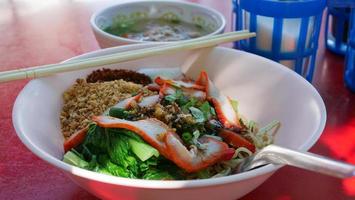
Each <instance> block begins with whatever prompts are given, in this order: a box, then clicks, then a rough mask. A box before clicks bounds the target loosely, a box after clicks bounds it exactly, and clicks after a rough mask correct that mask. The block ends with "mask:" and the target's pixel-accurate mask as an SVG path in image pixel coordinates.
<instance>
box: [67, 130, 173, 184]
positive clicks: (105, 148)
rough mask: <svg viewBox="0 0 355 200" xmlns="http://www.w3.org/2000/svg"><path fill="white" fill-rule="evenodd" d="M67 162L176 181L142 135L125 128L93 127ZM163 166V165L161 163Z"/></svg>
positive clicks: (117, 173) (111, 172)
mask: <svg viewBox="0 0 355 200" xmlns="http://www.w3.org/2000/svg"><path fill="white" fill-rule="evenodd" d="M63 161H64V162H67V163H69V164H71V165H74V166H78V167H81V168H84V169H88V170H92V171H95V172H99V173H103V174H109V175H113V176H120V177H127V178H145V179H154V180H155V179H175V178H174V177H175V176H174V175H173V174H174V173H173V172H171V169H173V170H175V171H179V169H178V168H177V167H176V165H175V164H173V163H171V162H166V159H165V158H163V157H162V156H160V155H159V152H158V151H157V150H156V149H155V148H153V147H152V146H150V145H149V144H147V143H146V142H145V141H144V140H143V139H142V138H141V137H140V136H139V135H137V134H135V133H134V132H132V131H128V130H125V129H112V128H106V129H105V128H101V127H99V126H97V125H96V124H91V125H90V126H89V130H88V133H87V136H86V138H85V140H84V142H83V143H82V144H81V145H79V146H78V147H76V148H75V149H72V150H71V151H69V152H67V153H66V154H65V155H64V158H63ZM161 163H163V164H161Z"/></svg>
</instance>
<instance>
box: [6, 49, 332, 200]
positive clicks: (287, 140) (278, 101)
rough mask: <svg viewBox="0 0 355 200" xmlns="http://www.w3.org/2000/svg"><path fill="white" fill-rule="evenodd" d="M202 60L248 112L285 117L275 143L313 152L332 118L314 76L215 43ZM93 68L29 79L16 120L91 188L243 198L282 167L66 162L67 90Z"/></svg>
mask: <svg viewBox="0 0 355 200" xmlns="http://www.w3.org/2000/svg"><path fill="white" fill-rule="evenodd" d="M155 45H157V44H153V43H146V44H136V45H128V46H123V47H118V48H109V49H104V50H98V51H94V52H91V53H88V54H84V55H81V56H78V57H75V58H72V59H70V60H80V59H83V58H90V57H95V56H102V55H107V54H110V53H116V52H123V51H127V50H132V49H138V48H144V47H148V46H155ZM189 54H191V52H190V51H184V52H180V53H175V54H168V55H163V56H155V57H150V58H144V59H139V60H134V61H129V62H125V63H120V64H115V65H107V66H104V67H106V68H112V69H117V68H122V69H133V70H134V69H140V68H162V67H166V68H172V67H179V66H181V64H182V63H183V61H184V60H185V59H186V58H187V57H188V55H189ZM202 65H203V66H204V68H205V70H206V71H207V73H208V74H209V76H210V77H211V79H212V80H213V81H214V83H215V84H216V86H217V87H218V88H219V89H221V91H222V92H224V93H225V94H226V95H228V96H230V97H232V98H233V99H237V100H238V101H239V109H240V113H242V114H243V115H244V116H245V117H246V118H249V119H253V120H255V121H257V122H259V123H260V125H261V126H263V125H266V124H267V123H269V122H270V121H272V120H279V121H280V122H281V124H282V125H281V127H280V129H279V130H278V132H277V134H276V136H275V143H276V144H277V145H281V146H284V147H288V148H293V149H297V150H302V151H307V150H308V149H309V148H310V147H311V146H312V145H313V144H314V143H315V142H316V141H317V139H318V138H319V136H320V135H321V132H322V130H323V128H324V125H325V121H326V111H325V106H324V103H323V101H322V98H321V97H320V95H319V94H318V92H317V91H316V90H315V88H313V86H312V85H311V84H310V83H308V82H307V81H306V80H305V79H303V78H302V77H301V76H299V75H297V74H296V73H294V72H293V71H291V70H289V69H287V68H285V67H283V66H282V65H280V64H278V63H276V62H273V61H270V60H267V59H265V58H262V57H259V56H256V55H253V54H249V53H246V52H242V51H237V50H234V49H228V48H222V47H218V48H215V49H213V50H212V51H211V53H210V55H209V56H206V57H205V58H204V60H203V61H202ZM101 67H103V66H101ZM101 67H100V68H101ZM97 69H98V68H97ZM92 70H94V69H88V70H81V71H75V72H67V73H62V74H58V75H55V76H50V77H45V78H39V79H35V80H32V81H30V82H29V83H28V84H27V85H26V86H25V87H24V89H23V90H22V91H21V92H20V94H19V95H18V97H17V99H16V102H15V105H14V108H13V124H14V127H15V129H16V132H17V134H18V136H19V137H20V139H21V141H22V142H23V143H24V144H25V145H26V146H27V147H28V148H29V150H30V151H32V152H33V153H34V154H36V155H37V156H38V157H40V158H41V159H43V160H45V161H46V162H48V163H50V164H51V165H52V166H53V167H56V168H58V169H60V170H61V171H63V172H64V174H66V175H67V176H69V177H70V178H71V179H72V180H73V181H74V182H76V183H77V184H78V185H80V186H81V187H82V188H84V189H86V190H87V191H88V192H90V193H92V194H93V195H95V196H97V197H99V198H102V199H145V200H149V199H154V200H157V199H169V200H175V199H176V200H181V199H184V200H186V199H191V200H196V199H203V200H209V199H211V200H212V199H227V200H228V199H237V198H240V197H242V196H243V195H245V194H247V193H248V192H250V191H252V190H253V189H255V188H256V187H258V186H259V185H260V184H262V183H263V182H264V181H265V180H266V179H268V178H269V177H270V176H271V175H272V174H273V173H274V172H275V171H276V170H277V169H279V168H280V167H282V166H275V165H272V164H269V165H266V166H263V167H260V168H258V169H255V170H252V171H248V172H244V173H240V174H235V175H230V176H226V177H219V178H212V179H204V180H184V181H153V180H138V179H128V178H120V177H114V176H109V175H105V174H99V173H96V172H92V171H88V170H84V169H81V168H78V167H74V166H71V165H69V164H66V163H64V162H62V158H63V154H64V150H63V142H64V138H63V136H62V133H61V129H60V121H59V115H60V111H61V109H62V105H63V101H62V94H63V92H64V91H65V90H66V89H67V88H68V87H69V86H70V85H72V84H73V83H74V82H75V80H76V79H77V78H80V77H81V78H84V77H85V76H86V75H88V74H89V73H90V72H91V71H92ZM289 181H292V180H289Z"/></svg>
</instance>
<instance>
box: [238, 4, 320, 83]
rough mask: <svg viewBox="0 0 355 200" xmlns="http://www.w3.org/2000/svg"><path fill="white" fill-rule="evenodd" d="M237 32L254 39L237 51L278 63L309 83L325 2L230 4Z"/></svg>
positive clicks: (241, 42) (242, 43)
mask: <svg viewBox="0 0 355 200" xmlns="http://www.w3.org/2000/svg"><path fill="white" fill-rule="evenodd" d="M233 5H234V13H235V14H236V20H235V26H236V29H237V30H241V29H249V30H250V31H252V32H256V34H257V36H256V37H255V38H251V39H249V40H243V41H240V42H237V43H235V45H234V46H235V48H239V49H242V50H245V51H248V52H251V53H255V54H258V55H261V56H264V57H267V58H269V59H272V60H275V61H277V62H280V63H282V64H284V65H286V66H288V67H290V68H291V69H293V70H295V71H296V72H297V73H298V74H300V75H302V76H303V77H305V78H306V79H307V80H308V81H310V82H311V81H312V77H313V72H314V68H315V61H316V54H317V49H318V38H319V31H320V26H321V21H322V13H323V10H324V8H325V6H326V0H303V1H278V0H233Z"/></svg>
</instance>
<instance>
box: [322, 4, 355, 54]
mask: <svg viewBox="0 0 355 200" xmlns="http://www.w3.org/2000/svg"><path fill="white" fill-rule="evenodd" d="M349 15H350V8H338V7H333V6H330V5H328V12H327V20H326V26H325V37H324V39H325V44H326V47H327V49H329V50H331V51H332V52H334V53H336V54H339V55H345V53H346V49H347V48H348V45H347V41H348V32H349Z"/></svg>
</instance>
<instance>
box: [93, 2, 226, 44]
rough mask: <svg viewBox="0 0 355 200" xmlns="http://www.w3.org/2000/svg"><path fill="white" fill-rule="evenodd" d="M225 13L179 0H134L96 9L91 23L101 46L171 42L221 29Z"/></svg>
mask: <svg viewBox="0 0 355 200" xmlns="http://www.w3.org/2000/svg"><path fill="white" fill-rule="evenodd" d="M225 24H226V22H225V19H224V17H223V15H222V14H221V13H219V12H217V11H216V10H214V9H211V8H208V7H205V6H202V5H199V4H193V3H186V2H178V1H134V2H129V3H120V4H116V5H112V6H109V7H107V8H104V9H102V10H100V11H97V12H95V13H94V14H93V15H92V17H91V27H92V30H93V32H94V34H95V37H96V40H97V41H98V43H99V45H100V47H101V48H108V47H114V46H120V45H126V44H136V43H143V42H155V43H170V42H177V41H181V40H189V39H194V38H200V37H207V36H210V35H215V34H219V33H222V32H223V31H224V28H225Z"/></svg>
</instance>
